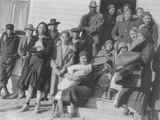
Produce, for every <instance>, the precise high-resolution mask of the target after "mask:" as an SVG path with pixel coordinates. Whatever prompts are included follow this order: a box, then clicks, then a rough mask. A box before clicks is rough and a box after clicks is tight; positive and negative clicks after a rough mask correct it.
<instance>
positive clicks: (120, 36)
mask: <svg viewBox="0 0 160 120" xmlns="http://www.w3.org/2000/svg"><path fill="white" fill-rule="evenodd" d="M133 26H134V24H133V20H132V12H131V11H130V10H128V11H126V12H125V13H124V21H123V22H117V23H116V25H115V26H114V28H113V30H112V38H113V39H114V40H115V41H116V42H125V43H129V42H131V39H130V37H129V31H130V29H131V28H132V27H133Z"/></svg>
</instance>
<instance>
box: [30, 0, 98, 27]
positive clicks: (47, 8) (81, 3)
mask: <svg viewBox="0 0 160 120" xmlns="http://www.w3.org/2000/svg"><path fill="white" fill-rule="evenodd" d="M97 1H99V0H97ZM89 2H90V0H31V7H30V15H29V23H33V24H34V25H37V24H38V23H39V22H41V21H45V22H49V19H50V18H57V19H58V20H59V21H60V22H61V24H60V26H59V28H60V30H64V29H69V28H72V27H76V26H77V25H78V24H79V21H80V18H81V16H82V15H84V14H86V13H87V12H88V4H89Z"/></svg>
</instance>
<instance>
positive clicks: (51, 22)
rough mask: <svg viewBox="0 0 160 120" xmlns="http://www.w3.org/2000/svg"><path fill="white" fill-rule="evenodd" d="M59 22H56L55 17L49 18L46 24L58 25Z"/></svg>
mask: <svg viewBox="0 0 160 120" xmlns="http://www.w3.org/2000/svg"><path fill="white" fill-rule="evenodd" d="M58 24H60V22H58V21H57V20H56V19H55V18H52V19H50V22H49V24H48V25H58Z"/></svg>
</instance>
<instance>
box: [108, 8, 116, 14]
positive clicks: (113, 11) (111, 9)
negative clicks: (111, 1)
mask: <svg viewBox="0 0 160 120" xmlns="http://www.w3.org/2000/svg"><path fill="white" fill-rule="evenodd" d="M115 12H116V9H115V7H112V8H110V9H109V10H108V13H109V14H110V15H114V14H115Z"/></svg>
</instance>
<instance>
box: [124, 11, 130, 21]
mask: <svg viewBox="0 0 160 120" xmlns="http://www.w3.org/2000/svg"><path fill="white" fill-rule="evenodd" d="M124 19H125V21H127V20H130V19H131V12H130V11H127V12H125V13H124Z"/></svg>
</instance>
